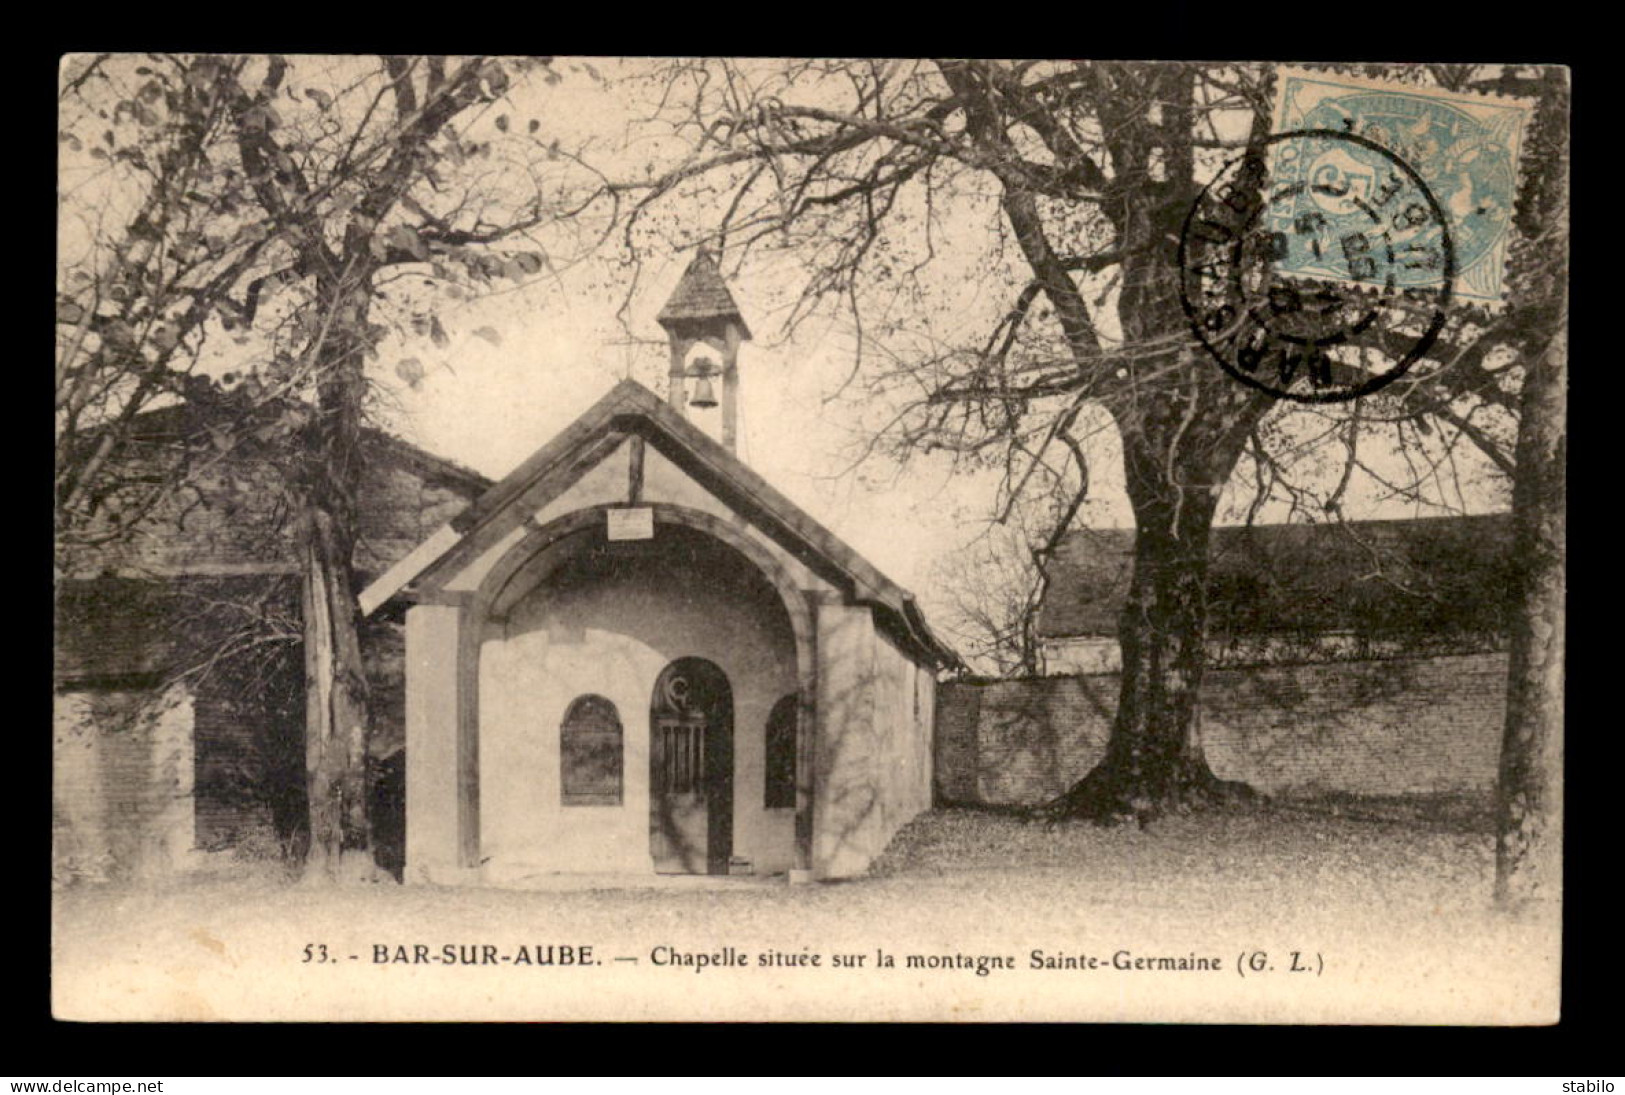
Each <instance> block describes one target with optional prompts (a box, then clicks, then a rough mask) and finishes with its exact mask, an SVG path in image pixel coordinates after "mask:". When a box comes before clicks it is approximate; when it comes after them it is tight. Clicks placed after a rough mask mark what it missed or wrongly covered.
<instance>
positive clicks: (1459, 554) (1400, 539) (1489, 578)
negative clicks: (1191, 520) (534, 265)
mask: <svg viewBox="0 0 1625 1095" xmlns="http://www.w3.org/2000/svg"><path fill="white" fill-rule="evenodd" d="M1511 543H1512V523H1511V518H1510V515H1508V514H1487V515H1480V516H1471V517H1426V518H1417V519H1414V520H1399V521H1348V522H1343V523H1329V524H1317V525H1308V524H1293V525H1252V526H1222V527H1218V528H1215V529H1214V530H1213V538H1212V542H1211V553H1210V563H1209V573H1208V611H1209V624H1208V630H1209V633H1210V634H1213V635H1216V636H1222V635H1243V634H1261V633H1265V632H1288V631H1296V632H1315V633H1326V632H1352V633H1355V634H1365V635H1372V636H1380V635H1384V634H1399V633H1447V632H1479V633H1484V632H1498V631H1501V630H1502V629H1503V628H1504V627H1505V625H1506V620H1507V613H1508V611H1509V608H1510V591H1511V589H1512V588H1513V580H1512V579H1513V575H1512V553H1511ZM1133 561H1134V530H1133V529H1081V530H1078V531H1076V532H1072V533H1069V534H1068V535H1067V537H1066V539H1065V540H1063V541H1062V542H1061V545H1060V547H1059V548H1058V549H1057V551H1056V554H1055V557H1054V559H1053V560H1052V562H1051V564H1050V583H1049V589H1048V592H1047V595H1046V596H1045V598H1044V604H1043V607H1042V608H1041V609H1040V613H1039V620H1038V632H1039V634H1040V635H1042V636H1044V637H1046V638H1061V637H1073V636H1114V635H1116V634H1117V617H1118V614H1119V613H1120V612H1121V611H1122V608H1123V600H1124V597H1125V596H1126V594H1127V592H1128V586H1129V578H1130V575H1131V572H1132V568H1133Z"/></svg>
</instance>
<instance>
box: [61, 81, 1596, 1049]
mask: <svg viewBox="0 0 1625 1095" xmlns="http://www.w3.org/2000/svg"><path fill="white" fill-rule="evenodd" d="M1569 102H1570V89H1569V79H1568V72H1567V71H1566V70H1564V69H1562V68H1558V67H1543V66H1533V65H1508V64H1499V63H1491V62H1486V63H1484V64H1462V63H1451V64H1436V65H1435V64H1403V65H1401V64H1362V65H1321V64H1316V63H1314V61H1313V59H1312V58H1309V59H1303V58H1299V59H1295V60H1293V61H1291V62H1290V63H1284V62H1268V61H1260V62H1245V63H1244V62H1223V63H1213V64H1206V63H1192V62H1166V63H1165V62H1154V61H1146V62H1120V61H1114V62H1092V61H988V60H976V61H964V60H951V59H949V60H929V59H906V58H904V59H899V58H887V59H865V58H816V59H814V58H788V59H771V58H739V59H735V58H726V57H697V58H610V57H594V58H528V57H510V56H490V57H462V56H456V57H430V56H421V57H419V56H404V57H403V56H393V55H391V56H377V57H369V56H364V55H345V56H320V55H299V56H276V55H265V54H240V55H238V54H233V55H226V54H207V55H187V54H172V53H163V54H138V53H112V54H91V53H85V54H74V55H70V56H67V57H66V58H64V59H63V61H62V64H61V69H60V73H59V98H58V114H59V118H58V128H59V160H58V164H59V168H58V171H59V194H58V262H57V271H56V287H57V312H56V330H57V365H56V378H57V402H56V463H55V472H56V479H55V488H56V527H55V543H56V549H57V550H56V572H55V604H56V628H55V635H54V652H55V676H54V681H53V687H54V699H55V704H54V726H53V739H52V740H53V747H52V773H51V786H52V819H51V820H52V853H53V856H52V863H53V889H52V919H53V937H52V1003H51V1006H52V1011H53V1014H54V1015H56V1016H57V1017H58V1018H61V1019H69V1020H82V1021H110V1020H142V1021H145V1020H152V1021H175V1020H182V1021H187V1020H199V1021H251V1020H468V1021H479V1020H679V1021H711V1020H757V1021H760V1020H769V1021H771V1020H830V1021H865V1022H886V1021H905V1020H914V1021H917V1020H934V1021H949V1022H959V1021H964V1022H979V1021H989V1020H1016V1021H1091V1022H1172V1023H1179V1022H1203V1023H1296V1024H1321V1023H1336V1024H1347V1023H1381V1024H1453V1025H1491V1026H1526V1025H1544V1024H1551V1023H1555V1022H1557V1021H1558V1019H1559V1000H1560V991H1561V985H1562V970H1561V961H1560V959H1561V944H1562V932H1561V908H1562V899H1563V894H1562V882H1561V879H1562V872H1561V866H1562V847H1563V833H1562V817H1563V810H1562V803H1563V797H1562V796H1563V680H1564V664H1565V662H1564V646H1563V636H1564V612H1565V598H1566V589H1565V540H1564V536H1565V485H1564V484H1565V474H1566V469H1565V466H1564V454H1565V453H1566V398H1567V396H1566V392H1567V387H1566V385H1567V380H1566V377H1567V356H1566V354H1567V321H1568V311H1567V308H1568V292H1567V289H1568V154H1569V148H1568V145H1569V136H1568V134H1569Z"/></svg>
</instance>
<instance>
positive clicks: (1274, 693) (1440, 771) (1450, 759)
mask: <svg viewBox="0 0 1625 1095" xmlns="http://www.w3.org/2000/svg"><path fill="white" fill-rule="evenodd" d="M1506 672H1507V656H1506V655H1505V654H1499V653H1491V654H1460V655H1449V656H1440V657H1420V658H1385V659H1380V660H1371V661H1339V662H1322V663H1315V664H1302V665H1270V666H1258V667H1252V668H1245V669H1210V670H1209V671H1208V673H1207V675H1206V678H1205V683H1204V686H1203V717H1202V718H1203V721H1202V739H1203V743H1204V747H1205V749H1206V752H1207V757H1208V761H1209V763H1210V764H1211V765H1212V767H1213V770H1214V772H1215V773H1217V774H1218V775H1219V776H1221V777H1223V778H1226V779H1238V780H1245V781H1246V782H1248V783H1250V784H1252V785H1253V786H1254V787H1256V788H1257V789H1259V790H1261V791H1264V792H1265V793H1267V794H1276V795H1278V794H1308V793H1314V792H1321V791H1339V792H1347V793H1351V794H1363V795H1400V794H1423V793H1438V792H1460V791H1475V790H1484V789H1488V788H1492V787H1493V786H1494V785H1495V773H1496V760H1497V757H1498V755H1499V752H1500V742H1501V724H1502V720H1503V718H1504V716H1505V710H1506ZM1117 689H1118V675H1117V674H1116V673H1098V674H1087V675H1080V676H1072V677H1037V678H1029V679H1024V680H1009V681H991V682H985V683H979V682H960V681H954V682H946V683H943V684H940V685H939V686H938V693H937V720H936V747H935V757H934V759H935V771H936V779H935V788H936V795H937V799H938V800H939V801H940V802H944V803H964V804H982V805H990V806H995V805H996V806H1025V805H1033V804H1036V803H1039V802H1043V801H1045V800H1046V799H1049V798H1051V797H1053V796H1055V795H1057V794H1060V793H1061V792H1062V791H1064V790H1066V789H1067V788H1068V787H1069V786H1071V785H1072V783H1073V782H1074V781H1076V780H1077V779H1078V778H1079V777H1081V776H1082V775H1083V774H1084V773H1086V772H1087V771H1088V770H1089V769H1090V768H1091V767H1092V766H1093V765H1094V764H1095V763H1096V762H1097V761H1098V760H1099V759H1100V757H1101V756H1102V754H1103V753H1104V751H1105V747H1106V739H1107V736H1108V734H1109V733H1110V731H1111V722H1112V716H1113V713H1114V711H1115V710H1116V705H1117Z"/></svg>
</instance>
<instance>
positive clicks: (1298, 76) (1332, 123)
mask: <svg viewBox="0 0 1625 1095" xmlns="http://www.w3.org/2000/svg"><path fill="white" fill-rule="evenodd" d="M1530 113H1531V104H1530V103H1529V102H1528V101H1527V100H1523V99H1511V98H1501V97H1496V96H1489V95H1481V94H1472V93H1463V92H1451V91H1445V90H1443V89H1440V88H1436V87H1423V86H1419V85H1412V84H1407V83H1400V82H1397V81H1394V80H1372V79H1366V78H1363V77H1358V76H1349V75H1343V74H1341V73H1335V72H1314V71H1307V70H1303V69H1293V68H1283V69H1281V70H1280V72H1279V74H1278V76H1277V79H1276V92H1275V106H1274V130H1275V132H1276V133H1286V132H1292V131H1296V130H1331V131H1337V132H1341V133H1348V134H1352V135H1354V136H1358V137H1364V138H1366V139H1367V140H1369V141H1371V142H1373V143H1374V144H1377V145H1380V146H1382V147H1383V148H1385V149H1387V150H1389V151H1390V152H1392V153H1393V154H1394V156H1396V157H1397V158H1398V159H1399V160H1401V161H1402V162H1404V163H1405V164H1406V165H1407V166H1409V167H1410V168H1411V169H1412V170H1414V171H1415V172H1416V174H1417V175H1419V176H1420V177H1421V179H1422V181H1423V182H1424V183H1425V184H1426V186H1427V188H1428V189H1429V190H1430V191H1431V192H1432V195H1433V197H1434V198H1435V199H1436V201H1437V202H1438V205H1439V207H1440V208H1441V209H1442V210H1443V212H1444V214H1445V220H1446V226H1447V228H1448V233H1449V247H1450V250H1451V252H1452V254H1453V259H1454V262H1453V266H1454V270H1455V280H1454V284H1453V285H1452V287H1451V288H1452V294H1451V295H1452V296H1453V297H1454V298H1455V299H1456V300H1458V301H1461V302H1463V303H1476V304H1480V305H1487V306H1491V307H1498V306H1499V305H1500V304H1501V302H1502V294H1503V292H1504V290H1505V288H1506V257H1507V244H1508V240H1509V239H1510V236H1511V232H1512V226H1511V220H1512V213H1513V201H1514V195H1515V194H1516V193H1517V184H1518V159H1519V154H1520V152H1521V150H1522V145H1523V143H1524V142H1525V140H1526V139H1527V131H1528V127H1529V119H1530ZM1290 148H1291V146H1290V145H1277V146H1276V149H1275V152H1276V157H1277V159H1279V157H1280V155H1281V154H1282V152H1283V151H1289V150H1290ZM1378 158H1379V157H1377V156H1376V155H1375V154H1373V153H1370V152H1369V151H1366V150H1362V149H1360V148H1359V147H1357V146H1354V145H1343V146H1341V147H1339V148H1337V149H1335V150H1334V151H1332V152H1330V153H1328V156H1327V157H1326V162H1323V163H1314V164H1309V165H1306V167H1307V169H1308V170H1309V171H1310V173H1311V175H1313V176H1314V177H1313V178H1311V179H1310V180H1309V181H1310V183H1311V186H1310V187H1309V188H1308V191H1307V193H1308V194H1309V195H1310V197H1311V198H1312V199H1314V200H1319V201H1320V202H1321V203H1324V201H1325V198H1324V195H1326V194H1327V193H1328V192H1329V188H1337V189H1339V190H1341V188H1342V187H1344V186H1351V187H1353V188H1355V191H1356V192H1358V191H1359V190H1360V189H1361V188H1362V187H1366V188H1375V187H1376V186H1378V185H1379V184H1380V179H1379V178H1378V176H1379V175H1380V174H1381V169H1382V165H1381V164H1380V163H1379V162H1377V161H1378ZM1334 160H1335V161H1336V162H1333V161H1334ZM1285 166H1286V165H1283V164H1280V163H1273V164H1272V165H1271V167H1272V172H1271V175H1272V177H1273V178H1276V179H1279V178H1280V175H1279V172H1280V171H1281V170H1282V169H1283V168H1284V167H1285ZM1321 177H1324V178H1325V179H1326V180H1329V185H1328V186H1316V185H1314V184H1315V182H1316V181H1317V180H1318V179H1320V178H1321ZM1296 257H1297V259H1298V260H1299V263H1300V268H1294V269H1291V270H1283V271H1281V272H1283V273H1293V274H1302V275H1305V276H1310V277H1322V278H1326V277H1333V278H1335V277H1339V276H1340V269H1339V268H1338V267H1335V266H1334V265H1332V264H1331V263H1330V262H1326V263H1322V264H1321V265H1324V266H1325V268H1324V269H1322V268H1320V265H1317V258H1318V256H1317V255H1315V254H1314V253H1313V252H1309V251H1305V252H1302V253H1300V254H1298V255H1297V256H1296ZM1341 273H1343V274H1346V271H1341ZM1430 275H1431V276H1435V277H1436V276H1437V275H1436V273H1434V272H1432V271H1427V270H1423V269H1418V270H1416V271H1415V275H1414V276H1416V277H1419V278H1426V277H1428V276H1430Z"/></svg>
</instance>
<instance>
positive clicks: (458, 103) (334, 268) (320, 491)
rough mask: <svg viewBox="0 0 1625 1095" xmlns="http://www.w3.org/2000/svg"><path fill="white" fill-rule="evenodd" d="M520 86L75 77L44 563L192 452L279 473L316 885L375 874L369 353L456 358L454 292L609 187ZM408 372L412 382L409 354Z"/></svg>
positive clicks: (292, 65)
mask: <svg viewBox="0 0 1625 1095" xmlns="http://www.w3.org/2000/svg"><path fill="white" fill-rule="evenodd" d="M533 77H534V78H536V79H538V80H540V81H542V82H553V81H556V80H557V79H558V76H557V75H556V74H555V73H554V72H553V71H552V68H551V67H550V65H549V63H548V62H546V61H524V60H511V59H492V58H479V57H476V58H442V57H396V56H386V57H381V58H376V59H371V60H366V59H359V58H355V59H352V58H308V57H307V58H293V59H290V58H286V57H281V56H213V55H201V56H197V55H169V54H163V55H158V54H149V55H100V56H76V57H70V58H68V59H67V60H66V61H65V62H64V66H63V73H62V90H61V94H60V104H59V105H60V110H59V113H60V117H61V131H60V142H61V150H62V151H61V156H62V164H61V174H60V177H61V180H62V192H61V196H60V199H59V203H60V209H59V221H60V224H61V233H60V237H61V247H60V261H59V265H58V284H57V330H58V356H57V367H56V390H57V401H56V412H57V478H56V491H57V531H58V545H59V560H58V563H59V568H60V569H63V570H65V571H71V570H72V569H73V568H74V566H75V562H74V557H75V553H76V551H77V550H79V549H85V548H94V547H95V546H96V545H98V544H102V543H107V542H109V541H112V540H116V539H118V538H119V537H121V536H125V535H127V534H128V533H129V531H130V529H131V528H132V527H133V526H134V525H135V524H137V523H139V521H141V520H142V519H143V518H144V517H146V516H147V515H149V514H151V513H152V512H154V508H155V507H156V506H158V505H159V504H160V503H161V502H162V501H163V500H164V499H165V498H166V497H168V496H169V495H171V494H172V493H173V492H174V491H175V490H176V489H177V488H178V487H179V486H180V485H182V484H184V483H185V482H186V481H187V479H188V477H189V476H191V475H193V474H195V473H196V470H197V468H198V466H199V465H200V463H201V464H203V465H207V464H208V463H209V462H210V461H211V460H217V459H221V458H224V457H225V456H227V455H229V454H234V453H235V454H238V455H242V454H244V453H251V454H252V455H253V456H254V458H255V460H256V461H257V462H259V463H261V464H263V465H267V466H271V467H275V468H277V469H278V470H279V473H280V478H279V487H280V489H281V491H282V492H283V493H284V495H285V498H286V502H287V504H286V506H285V507H284V512H285V513H287V514H288V515H290V516H291V517H292V519H293V523H294V526H295V530H296V534H295V539H296V542H297V544H298V555H299V561H300V564H301V570H302V574H303V588H304V592H303V606H302V613H301V615H302V620H303V626H304V633H303V649H304V657H305V659H306V667H305V676H306V695H307V718H306V724H307V725H306V770H307V778H308V780H309V784H310V787H309V798H310V809H311V840H312V845H311V854H310V856H309V858H308V861H307V862H308V867H309V871H310V872H311V874H312V875H320V876H327V875H331V874H334V873H338V872H339V864H340V861H341V860H344V859H346V858H349V859H353V860H355V862H356V863H357V864H358V865H357V867H356V871H355V873H357V874H367V873H369V869H370V868H369V864H368V860H369V859H370V856H369V853H368V843H369V838H368V831H367V830H368V826H367V819H366V800H367V795H366V791H365V762H366V738H367V732H368V730H367V727H368V717H367V702H366V694H365V683H364V677H363V674H362V671H361V661H360V651H359V646H358V643H357V639H356V626H357V624H356V618H355V615H356V608H355V597H354V583H355V575H354V574H353V572H352V568H353V562H354V551H355V544H356V523H357V512H356V510H357V497H356V489H357V485H358V482H359V472H360V464H359V461H360V459H361V454H360V448H359V444H360V438H361V426H362V423H363V421H364V419H365V417H366V415H367V414H368V412H369V408H370V407H371V406H372V404H373V402H374V400H375V397H376V389H375V388H374V387H373V383H372V377H373V374H372V373H371V372H370V371H369V366H371V365H372V364H373V363H379V364H382V363H383V362H381V361H380V357H381V355H382V354H383V353H385V352H386V351H388V350H390V349H391V348H394V347H396V346H397V345H400V344H406V343H409V342H410V341H411V340H412V339H414V338H416V339H418V340H424V341H427V342H428V343H430V344H432V345H434V346H435V347H444V346H446V345H447V343H448V342H449V337H450V336H449V335H448V333H447V330H446V325H445V323H444V322H443V321H442V319H441V315H440V312H441V309H442V308H443V307H444V306H445V305H446V303H447V302H448V301H451V300H455V299H459V298H462V297H465V296H467V295H469V294H471V293H479V292H482V291H486V290H488V289H490V288H491V287H493V286H497V285H500V284H504V283H506V284H510V285H511V284H514V283H522V282H525V281H527V280H529V279H532V278H536V277H541V276H548V275H549V274H551V273H554V272H556V270H557V269H558V268H559V266H560V265H561V264H563V263H565V262H568V261H569V260H570V259H572V258H573V257H574V256H575V255H576V254H577V253H578V251H579V250H580V248H581V246H583V237H584V235H586V234H587V233H588V229H587V221H586V219H585V218H583V217H579V216H576V214H578V213H580V212H581V211H582V209H583V208H585V206H586V205H587V204H590V202H591V201H592V200H593V198H594V197H595V196H597V195H598V194H599V193H600V190H599V188H598V186H597V180H595V179H593V178H592V176H591V174H590V172H585V171H584V170H582V171H575V170H569V169H568V168H575V167H579V163H578V161H575V160H573V159H572V158H571V157H569V156H568V155H567V154H565V153H562V152H561V151H560V149H559V147H558V142H557V141H556V140H555V141H552V142H551V143H549V142H548V141H547V140H546V139H545V138H544V136H543V135H542V133H541V121H540V119H537V118H530V119H519V118H517V117H515V116H514V114H513V113H512V111H513V105H512V103H513V100H512V98H511V96H510V91H511V90H512V89H513V88H514V86H515V84H516V82H518V81H525V80H530V79H531V78H533ZM533 82H534V81H533ZM481 337H494V333H492V332H485V333H483V334H482V335H481ZM395 371H396V373H397V375H398V376H399V377H400V378H401V379H402V380H404V381H406V382H407V383H409V384H413V385H416V384H417V383H418V382H419V381H420V380H421V379H422V376H423V366H422V364H421V361H420V360H419V359H417V358H415V357H409V356H403V357H401V358H400V359H399V360H398V361H397V362H396V363H395ZM177 402H179V403H184V404H185V405H187V406H188V407H189V408H190V409H191V411H192V412H194V413H192V414H191V415H189V418H188V421H190V422H194V423H196V424H197V425H196V428H195V436H193V437H188V438H185V439H183V440H182V442H181V443H180V444H178V445H176V446H173V447H172V448H171V450H170V451H169V453H168V458H167V459H160V460H158V461H156V462H154V461H153V460H148V459H144V460H135V461H132V460H130V459H127V457H129V456H130V455H131V452H132V449H131V443H132V441H133V440H134V439H135V438H136V436H137V433H138V427H139V424H140V422H141V421H142V416H143V414H144V412H147V411H149V410H151V409H153V408H156V407H161V406H165V405H170V404H174V403H177Z"/></svg>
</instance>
